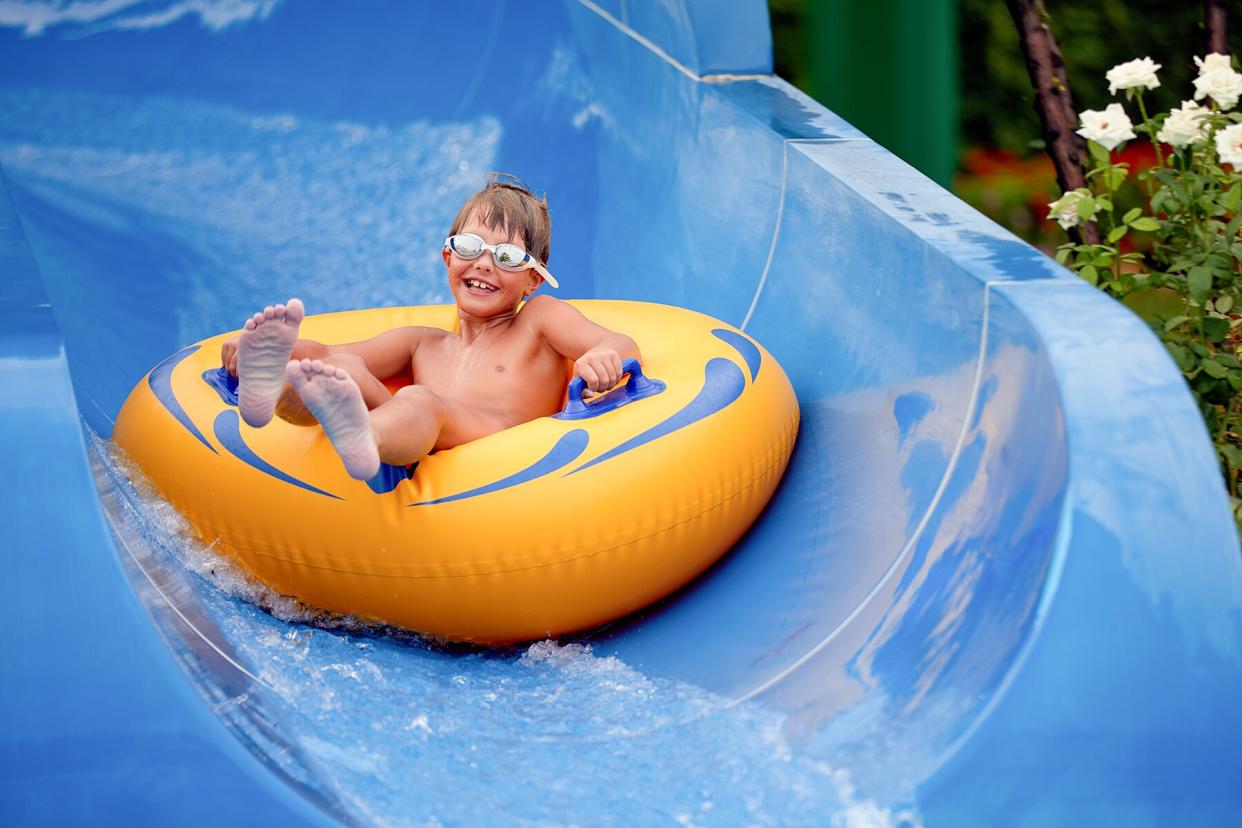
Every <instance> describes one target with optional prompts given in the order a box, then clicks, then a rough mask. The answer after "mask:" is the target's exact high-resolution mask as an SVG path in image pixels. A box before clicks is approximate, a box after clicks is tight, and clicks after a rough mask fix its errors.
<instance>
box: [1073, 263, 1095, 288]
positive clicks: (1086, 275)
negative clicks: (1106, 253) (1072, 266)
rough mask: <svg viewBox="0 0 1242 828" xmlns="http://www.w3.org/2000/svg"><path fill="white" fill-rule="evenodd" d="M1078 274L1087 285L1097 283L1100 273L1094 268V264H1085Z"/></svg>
mask: <svg viewBox="0 0 1242 828" xmlns="http://www.w3.org/2000/svg"><path fill="white" fill-rule="evenodd" d="M1078 275H1079V276H1081V277H1082V278H1083V280H1084V281H1086V283H1087V284H1089V285H1095V284H1099V281H1100V273H1099V271H1098V270H1096V269H1095V265H1086V266H1085V267H1083V268H1082V270H1079V271H1078Z"/></svg>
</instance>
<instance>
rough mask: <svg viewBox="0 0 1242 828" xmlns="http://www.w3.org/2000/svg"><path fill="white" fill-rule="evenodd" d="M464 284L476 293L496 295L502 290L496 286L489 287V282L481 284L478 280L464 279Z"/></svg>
mask: <svg viewBox="0 0 1242 828" xmlns="http://www.w3.org/2000/svg"><path fill="white" fill-rule="evenodd" d="M462 282H463V283H464V284H465V285H466V287H467V288H468V289H470V290H473V291H475V292H476V293H495V292H496V291H498V290H500V288H498V287H496V286H494V285H489V284H488V283H487V282H480V281H479V280H478V279H463V280H462Z"/></svg>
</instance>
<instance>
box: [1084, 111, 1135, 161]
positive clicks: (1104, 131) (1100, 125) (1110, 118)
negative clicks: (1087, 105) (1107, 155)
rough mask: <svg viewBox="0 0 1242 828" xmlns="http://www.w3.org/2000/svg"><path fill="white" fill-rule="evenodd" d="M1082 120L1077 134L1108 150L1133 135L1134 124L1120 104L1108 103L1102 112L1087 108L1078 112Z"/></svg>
mask: <svg viewBox="0 0 1242 828" xmlns="http://www.w3.org/2000/svg"><path fill="white" fill-rule="evenodd" d="M1078 117H1079V118H1080V119H1081V120H1082V129H1080V130H1078V134H1079V135H1081V136H1082V137H1083V138H1086V139H1087V140H1088V141H1095V142H1096V143H1097V144H1099V145H1100V146H1102V147H1104V149H1106V150H1109V151H1110V152H1111V151H1112V149H1113V148H1114V147H1116V146H1117V145H1118V144H1120V143H1121V142H1122V141H1129V140H1130V139H1131V138H1133V137H1135V136H1134V124H1132V123H1130V117H1129V116H1128V115H1126V111H1125V110H1124V109H1122V108H1121V104H1117V103H1115V104H1109V105H1108V106H1106V107H1104V111H1103V112H1097V111H1095V110H1094V109H1088V110H1087V111H1086V112H1080V113H1078Z"/></svg>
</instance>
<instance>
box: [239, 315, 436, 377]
mask: <svg viewBox="0 0 1242 828" xmlns="http://www.w3.org/2000/svg"><path fill="white" fill-rule="evenodd" d="M428 330H429V329H428V328H422V327H413V326H411V327H406V328H394V329H393V330H391V331H385V332H384V333H382V334H379V335H377V336H373V337H371V338H370V339H364V340H362V341H361V342H347V343H345V344H343V345H324V344H323V343H322V342H316V341H315V340H313V339H299V340H298V341H297V342H296V343H295V344H294V346H293V353H292V354H290V355H289V358H290V359H323V358H324V357H328V356H331V355H333V354H354V355H356V356H359V357H361V358H362V361H363V363H365V365H366V367H367V370H368V371H370V372H371V374H372V375H374V376H375V377H377V378H379V379H381V380H383V379H388V378H389V377H392V376H395V375H397V374H398V373H400V372H402V371H405V370H407V369H408V368H409V367H410V362H411V360H412V359H413V357H414V351H415V350H417V348H418V343H419V342H420V341H421V340H422V337H423V335H424V334H425V333H426V332H427V331H428ZM220 364H221V365H223V366H224V367H225V368H226V369H228V372H229V373H230V374H232V375H233V376H237V340H236V339H229V340H227V341H225V342H224V344H223V345H222V346H221V347H220Z"/></svg>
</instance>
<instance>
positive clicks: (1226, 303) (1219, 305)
mask: <svg viewBox="0 0 1242 828" xmlns="http://www.w3.org/2000/svg"><path fill="white" fill-rule="evenodd" d="M1232 308H1233V297H1232V296H1230V295H1229V294H1228V293H1226V294H1225V295H1224V296H1221V297H1219V298H1218V299H1217V300H1216V309H1217V310H1218V311H1220V312H1221V313H1229V311H1230V310H1231V309H1232Z"/></svg>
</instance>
